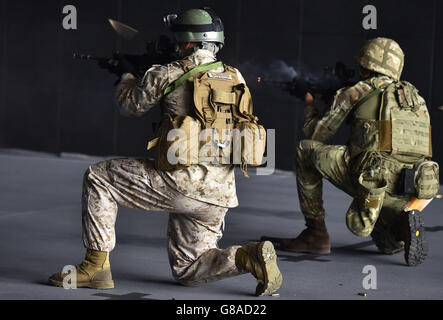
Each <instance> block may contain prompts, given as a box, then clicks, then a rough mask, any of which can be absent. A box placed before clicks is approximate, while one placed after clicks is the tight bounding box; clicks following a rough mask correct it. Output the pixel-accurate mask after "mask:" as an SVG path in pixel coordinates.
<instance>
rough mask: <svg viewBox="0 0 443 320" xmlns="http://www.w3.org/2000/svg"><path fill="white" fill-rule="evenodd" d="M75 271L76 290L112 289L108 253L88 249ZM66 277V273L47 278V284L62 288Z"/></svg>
mask: <svg viewBox="0 0 443 320" xmlns="http://www.w3.org/2000/svg"><path fill="white" fill-rule="evenodd" d="M76 270H77V288H85V287H86V288H92V289H112V288H114V281H112V274H111V265H110V263H109V253H108V252H100V251H95V250H91V249H88V250H87V251H86V257H85V259H84V260H83V262H82V263H81V264H79V265H78V266H76ZM67 275H68V274H67V273H61V272H59V273H56V274H54V275H52V276H51V277H50V278H49V283H50V284H51V285H54V286H57V287H63V279H64V278H65V277H66V276H67Z"/></svg>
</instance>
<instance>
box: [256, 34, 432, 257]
mask: <svg viewBox="0 0 443 320" xmlns="http://www.w3.org/2000/svg"><path fill="white" fill-rule="evenodd" d="M357 59H358V62H359V64H360V66H361V77H362V79H363V80H362V81H360V82H358V83H357V84H356V85H355V86H353V87H350V88H343V89H341V90H339V91H338V92H337V94H336V96H335V98H334V102H333V104H332V106H331V107H330V108H329V109H328V110H326V113H325V114H324V115H320V113H319V112H318V111H317V109H316V108H315V107H314V99H313V97H312V95H310V94H307V95H306V100H305V105H306V111H305V125H304V130H303V131H304V134H305V135H306V136H307V137H308V138H309V139H311V140H306V141H302V142H301V143H300V144H299V146H298V148H297V153H296V175H297V187H298V194H299V199H300V206H301V210H302V213H303V215H304V216H305V220H306V226H307V229H306V230H304V231H303V232H302V233H301V234H300V235H299V236H298V237H297V238H296V239H281V240H280V247H281V249H283V250H288V251H295V252H304V253H312V254H329V253H330V251H331V242H330V237H329V234H328V231H327V229H326V225H325V210H324V208H323V200H322V179H323V178H325V179H327V180H329V181H330V182H331V183H332V184H333V185H335V186H336V187H337V188H339V189H341V190H343V191H344V192H346V193H347V194H349V195H351V196H352V197H353V198H354V201H353V203H352V205H351V207H350V209H349V210H348V213H347V215H346V222H347V226H348V228H349V229H350V230H351V231H352V232H353V233H354V234H355V235H357V236H360V237H368V236H370V235H371V236H372V238H373V240H374V241H375V243H376V245H377V247H378V248H379V249H380V251H381V252H383V253H385V254H396V253H398V252H401V251H403V250H405V257H406V262H407V263H408V264H409V265H411V266H414V265H418V264H420V263H422V262H423V261H424V259H425V257H426V255H427V243H426V240H425V237H424V225H423V218H422V215H421V213H420V212H411V213H409V214H408V213H406V212H405V211H404V209H405V207H406V206H407V204H408V203H409V202H410V201H411V200H412V199H413V198H414V197H416V198H418V199H431V198H433V197H434V196H435V195H436V194H437V192H438V188H439V181H438V165H437V164H436V163H435V162H431V161H430V159H431V157H432V145H431V126H430V118H429V114H428V110H427V107H426V103H425V101H424V99H423V98H422V97H421V96H420V95H419V94H418V90H417V89H416V88H415V87H414V86H413V85H412V84H410V83H408V82H405V81H400V77H401V74H402V70H403V66H404V53H403V51H402V49H401V48H400V46H399V45H398V44H397V43H396V42H395V41H393V40H391V39H386V38H377V39H373V40H370V41H368V42H367V43H366V44H365V45H364V46H363V47H362V49H361V50H360V53H359V55H358V57H357ZM346 119H348V120H349V122H350V124H351V134H350V139H349V143H348V145H347V146H331V145H325V144H324V143H325V142H327V141H328V140H329V139H330V138H331V137H332V136H333V135H334V134H335V133H336V132H337V130H338V129H339V127H340V126H341V125H342V124H343V122H344V121H345V120H346ZM411 176H412V179H414V177H415V188H414V187H412V191H411V190H410V189H411V188H410V187H409V191H405V189H406V190H407V189H408V186H406V185H405V183H404V181H406V180H408V179H407V177H411ZM412 184H414V181H412ZM414 189H415V190H414ZM263 239H265V237H264V238H263Z"/></svg>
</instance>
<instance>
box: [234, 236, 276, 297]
mask: <svg viewBox="0 0 443 320" xmlns="http://www.w3.org/2000/svg"><path fill="white" fill-rule="evenodd" d="M235 265H236V266H237V268H238V269H239V270H240V271H242V272H244V271H246V272H250V273H252V275H253V276H254V277H255V278H256V279H257V282H258V284H257V287H256V289H255V295H257V296H264V295H270V294H272V293H273V292H275V291H277V290H278V289H279V288H280V286H281V284H282V282H283V276H282V274H281V272H280V270H279V269H278V266H277V254H276V253H275V249H274V245H273V244H272V243H271V242H269V241H264V242H254V243H248V244H247V245H246V246H244V247H241V248H240V249H238V250H237V252H236V254H235Z"/></svg>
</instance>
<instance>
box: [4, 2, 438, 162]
mask: <svg viewBox="0 0 443 320" xmlns="http://www.w3.org/2000/svg"><path fill="white" fill-rule="evenodd" d="M202 3H203V2H202V1H194V0H188V1H186V2H185V1H183V0H171V1H163V2H152V1H143V0H128V1H122V0H96V1H86V0H72V1H66V0H58V1H40V2H37V1H31V0H15V1H12V0H2V1H1V4H0V6H1V7H0V39H1V40H0V70H1V73H0V147H8V148H23V149H31V150H40V151H46V152H53V153H61V152H76V153H85V154H90V155H117V154H118V155H126V156H146V155H149V156H152V155H153V154H152V153H148V152H147V151H145V150H146V142H147V141H148V140H149V138H151V137H152V130H151V124H152V122H155V121H157V120H158V119H159V111H158V109H157V110H152V111H150V112H148V114H147V115H146V116H144V117H142V118H137V119H127V118H123V117H120V116H119V113H118V111H117V108H116V107H115V102H114V90H115V88H114V87H113V83H114V81H115V78H114V77H113V76H112V75H110V74H107V73H106V72H104V71H102V70H100V69H99V68H97V66H96V65H95V64H94V63H93V62H82V61H73V60H72V53H74V52H79V53H91V54H95V55H99V56H103V55H104V56H106V55H110V54H111V53H112V52H114V51H117V50H119V51H122V52H128V53H140V52H142V51H143V50H144V45H145V40H147V39H154V38H156V37H157V36H158V35H159V34H162V33H167V31H166V30H165V29H164V28H163V26H162V16H163V14H165V13H169V12H174V11H175V12H177V11H181V10H184V9H188V8H191V7H200V6H201V5H202ZM66 4H71V5H74V6H76V7H77V9H78V29H77V30H64V29H63V28H62V25H61V21H62V19H63V14H62V8H63V6H64V5H66ZM204 4H205V5H208V6H211V7H213V8H214V9H215V10H216V11H217V12H218V14H219V15H220V16H221V17H222V19H223V21H224V23H225V28H226V46H225V49H224V50H223V51H222V53H221V54H220V58H221V59H222V60H223V61H224V62H226V63H228V64H232V65H234V66H238V67H239V68H240V71H242V69H244V71H242V72H243V73H244V76H245V77H246V78H247V79H248V81H249V85H250V87H251V91H252V93H253V95H254V107H255V113H256V114H257V115H258V116H259V117H260V119H261V121H262V123H263V124H264V125H265V127H267V128H270V129H276V134H277V138H276V152H277V155H276V159H277V167H278V168H282V169H292V166H293V158H294V147H295V145H296V143H297V141H298V140H300V139H302V138H303V137H302V134H301V127H302V123H303V107H302V105H301V103H300V102H298V101H297V100H296V99H294V98H293V97H290V96H289V95H287V94H286V93H284V92H281V91H279V90H278V89H273V88H262V87H258V86H257V85H256V84H255V83H254V82H255V79H256V77H257V76H258V75H259V74H258V73H260V71H261V70H260V69H257V68H255V69H254V68H248V67H246V66H251V65H252V66H258V65H260V64H262V65H263V64H264V65H266V64H268V65H269V64H270V63H271V62H273V61H275V60H283V61H285V62H286V63H287V64H289V65H290V66H293V67H294V68H295V69H296V70H297V69H298V68H299V67H300V66H306V67H308V68H311V69H312V70H321V69H322V67H323V66H332V65H334V64H335V62H336V61H343V62H345V63H346V64H347V65H349V66H352V67H354V68H356V67H357V66H356V63H355V62H354V60H353V56H354V54H355V53H356V51H357V50H358V48H359V46H360V45H361V44H362V43H363V41H364V40H365V39H367V38H372V37H376V36H388V37H392V38H394V39H396V40H397V41H398V42H399V43H400V44H401V45H402V47H403V48H404V51H405V52H406V67H405V72H404V79H407V80H408V81H410V82H412V83H414V84H415V85H416V86H417V88H419V89H420V91H421V93H422V95H423V96H424V97H425V98H426V99H427V101H428V104H429V108H430V112H431V116H432V121H433V124H434V135H433V136H434V149H435V158H436V159H437V160H440V162H443V161H442V160H443V149H442V148H440V147H439V146H440V145H441V143H442V141H440V140H441V139H442V138H443V127H441V126H438V125H436V124H438V123H441V122H443V112H442V111H439V110H438V107H439V106H441V105H443V91H442V90H438V88H440V87H441V86H442V85H443V72H441V71H442V68H443V65H442V63H443V61H441V59H436V57H439V56H441V55H442V50H443V37H442V36H443V31H442V30H443V28H441V26H442V25H441V23H442V22H441V21H443V20H442V19H440V18H441V17H442V16H443V4H441V3H440V2H439V1H437V0H420V1H418V0H409V1H405V0H392V1H381V0H375V1H372V2H371V4H372V5H375V6H376V8H377V10H378V29H377V30H372V31H366V30H363V28H362V20H363V14H362V8H363V7H364V6H365V5H366V4H367V1H363V0H357V1H349V0H334V1H324V0H310V1H306V0H296V1H277V2H273V3H272V4H271V3H270V2H269V1H263V0H261V1H252V0H227V1H223V2H221V1H215V0H207V1H204ZM110 17H111V18H115V19H118V20H121V21H123V22H125V23H128V24H130V25H133V26H134V27H136V28H137V29H139V30H140V37H139V39H136V40H134V41H126V40H122V39H120V38H118V37H117V36H116V35H115V34H114V32H113V30H112V29H111V28H110V27H109V25H107V19H108V18H110ZM407 21H409V22H411V23H405V22H407ZM412 22H413V23H412ZM347 137H348V129H347V128H346V127H344V128H343V129H342V130H340V131H339V132H338V134H337V136H336V137H335V138H334V139H333V140H332V141H331V143H340V144H342V143H345V142H346V140H347Z"/></svg>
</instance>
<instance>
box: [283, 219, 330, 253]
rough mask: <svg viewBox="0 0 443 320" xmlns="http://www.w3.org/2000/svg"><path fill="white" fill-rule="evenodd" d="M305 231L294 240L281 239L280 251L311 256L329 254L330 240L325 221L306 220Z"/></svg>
mask: <svg viewBox="0 0 443 320" xmlns="http://www.w3.org/2000/svg"><path fill="white" fill-rule="evenodd" d="M306 226H307V229H305V230H304V231H303V232H302V233H301V234H300V235H299V236H298V237H297V238H296V239H281V240H280V249H281V250H283V251H293V252H300V253H311V254H330V253H331V239H330V238H329V234H328V230H327V229H326V224H325V220H323V219H321V220H314V219H306Z"/></svg>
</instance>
